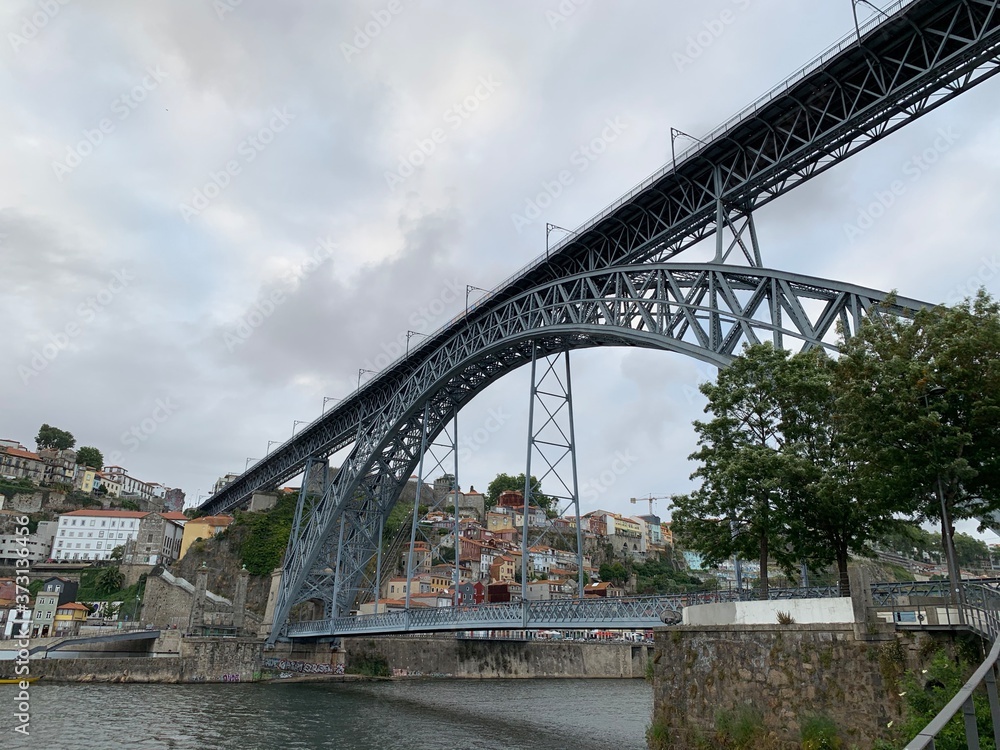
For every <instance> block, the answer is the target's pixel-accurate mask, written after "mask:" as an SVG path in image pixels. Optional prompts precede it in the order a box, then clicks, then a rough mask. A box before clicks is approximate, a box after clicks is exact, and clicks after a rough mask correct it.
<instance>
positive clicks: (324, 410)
mask: <svg viewBox="0 0 1000 750" xmlns="http://www.w3.org/2000/svg"><path fill="white" fill-rule="evenodd" d="M343 400H344V399H342V398H334V397H333V396H323V413H324V414H326V402H327V401H343Z"/></svg>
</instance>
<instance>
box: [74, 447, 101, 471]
mask: <svg viewBox="0 0 1000 750" xmlns="http://www.w3.org/2000/svg"><path fill="white" fill-rule="evenodd" d="M76 462H77V464H79V465H80V466H89V467H90V468H92V469H100V468H102V467H103V466H104V454H103V453H101V452H100V451H99V450H97V448H92V447H91V446H89V445H85V446H83V447H82V448H80V450H78V451H77V452H76Z"/></svg>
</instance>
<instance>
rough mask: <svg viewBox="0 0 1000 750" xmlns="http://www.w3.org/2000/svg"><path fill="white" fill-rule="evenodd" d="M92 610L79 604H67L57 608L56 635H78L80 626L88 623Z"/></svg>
mask: <svg viewBox="0 0 1000 750" xmlns="http://www.w3.org/2000/svg"><path fill="white" fill-rule="evenodd" d="M89 614H90V608H89V607H88V606H87V605H86V604H80V603H79V602H66V604H60V605H59V606H58V607H57V608H56V627H55V634H56V635H77V634H78V633H79V632H80V626H81V625H83V624H84V623H85V622H87V615H89Z"/></svg>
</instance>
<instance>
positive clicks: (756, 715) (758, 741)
mask: <svg viewBox="0 0 1000 750" xmlns="http://www.w3.org/2000/svg"><path fill="white" fill-rule="evenodd" d="M715 729H716V740H717V741H718V742H719V747H725V748H731V749H732V750H763V748H765V747H768V744H767V728H766V727H765V726H764V715H763V714H762V713H761V712H760V711H759V710H758V709H756V708H754V707H753V706H741V707H739V708H736V709H733V710H732V711H721V712H720V713H719V715H718V716H717V717H716V719H715Z"/></svg>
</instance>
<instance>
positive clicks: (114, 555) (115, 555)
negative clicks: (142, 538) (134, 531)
mask: <svg viewBox="0 0 1000 750" xmlns="http://www.w3.org/2000/svg"><path fill="white" fill-rule="evenodd" d="M124 555H125V547H124V545H121V544H119V545H118V546H117V547H115V548H114V549H113V550H111V554H110V555H108V558H109V559H111V560H121V559H122V557H123V556H124Z"/></svg>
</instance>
